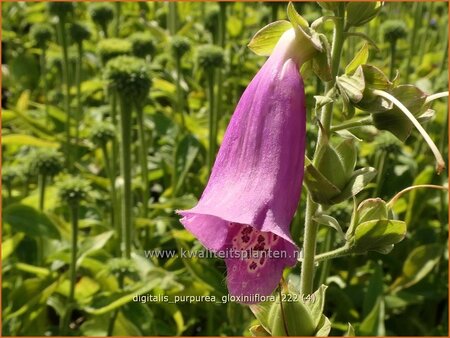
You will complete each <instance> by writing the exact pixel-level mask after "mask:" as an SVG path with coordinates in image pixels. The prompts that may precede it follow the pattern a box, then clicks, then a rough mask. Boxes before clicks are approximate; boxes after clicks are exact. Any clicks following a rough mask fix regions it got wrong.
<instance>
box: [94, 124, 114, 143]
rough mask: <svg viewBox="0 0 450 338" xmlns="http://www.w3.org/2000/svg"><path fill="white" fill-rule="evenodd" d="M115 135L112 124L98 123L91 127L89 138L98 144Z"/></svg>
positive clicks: (107, 140)
mask: <svg viewBox="0 0 450 338" xmlns="http://www.w3.org/2000/svg"><path fill="white" fill-rule="evenodd" d="M115 136H116V132H115V129H114V126H113V125H112V124H111V123H107V122H103V123H98V124H96V125H95V126H93V127H92V128H91V133H90V139H91V140H92V142H93V143H94V144H97V145H99V146H102V145H105V144H107V143H108V142H109V141H111V140H113V139H114V138H115Z"/></svg>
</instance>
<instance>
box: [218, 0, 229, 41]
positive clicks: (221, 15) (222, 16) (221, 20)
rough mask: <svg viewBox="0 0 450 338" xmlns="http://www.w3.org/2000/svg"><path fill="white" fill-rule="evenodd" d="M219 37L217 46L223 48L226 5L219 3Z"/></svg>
mask: <svg viewBox="0 0 450 338" xmlns="http://www.w3.org/2000/svg"><path fill="white" fill-rule="evenodd" d="M219 6H220V12H219V34H218V35H219V37H218V45H219V46H220V47H222V48H225V35H226V22H227V7H226V6H227V4H226V3H225V2H219Z"/></svg>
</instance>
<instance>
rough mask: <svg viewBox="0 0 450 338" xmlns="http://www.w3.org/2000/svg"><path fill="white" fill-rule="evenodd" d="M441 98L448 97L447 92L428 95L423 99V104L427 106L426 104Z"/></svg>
mask: <svg viewBox="0 0 450 338" xmlns="http://www.w3.org/2000/svg"><path fill="white" fill-rule="evenodd" d="M442 97H448V92H440V93H436V94H433V95H430V96H428V97H427V98H426V99H425V103H424V104H428V103H430V102H431V101H434V100H437V99H440V98H442Z"/></svg>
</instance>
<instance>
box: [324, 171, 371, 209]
mask: <svg viewBox="0 0 450 338" xmlns="http://www.w3.org/2000/svg"><path fill="white" fill-rule="evenodd" d="M376 174H377V171H376V170H375V168H371V167H367V168H361V169H358V170H356V171H354V172H353V175H352V177H351V178H350V180H349V181H348V183H347V185H346V186H345V187H344V189H343V190H342V192H341V193H340V194H339V195H337V196H335V197H333V198H332V199H331V200H330V202H331V203H333V204H337V203H340V202H343V201H345V200H346V199H349V198H350V197H352V196H355V195H356V194H358V193H359V192H360V191H361V190H363V189H364V188H365V187H366V185H367V184H368V183H369V182H370V181H371V180H372V179H373V178H374V177H375V176H376Z"/></svg>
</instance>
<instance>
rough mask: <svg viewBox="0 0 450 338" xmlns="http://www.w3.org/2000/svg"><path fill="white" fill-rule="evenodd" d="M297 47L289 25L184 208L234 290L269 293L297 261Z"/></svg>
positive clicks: (300, 142)
mask: <svg viewBox="0 0 450 338" xmlns="http://www.w3.org/2000/svg"><path fill="white" fill-rule="evenodd" d="M296 48H302V47H301V46H298V44H297V43H296V40H295V34H294V31H293V30H289V31H287V32H286V33H284V34H283V35H282V37H281V38H280V40H279V42H278V43H277V45H276V46H275V48H274V50H273V53H272V55H271V56H270V57H269V58H268V60H267V61H266V63H265V64H264V65H263V67H262V68H261V69H260V71H259V72H258V73H257V74H256V76H255V77H254V78H253V80H252V81H251V82H250V84H249V85H248V87H247V89H246V90H245V91H244V93H243V94H242V97H241V99H240V100H239V103H238V105H237V107H236V110H235V111H234V114H233V116H232V118H231V121H230V123H229V125H228V128H227V130H226V133H225V136H224V139H223V142H222V145H221V147H220V149H219V152H218V154H217V158H216V161H215V163H214V167H213V169H212V173H211V176H210V179H209V182H208V185H207V186H206V189H205V191H204V192H203V194H202V196H201V198H200V200H199V202H198V204H197V205H196V206H195V207H194V208H192V209H190V210H184V211H178V213H179V214H181V215H182V216H183V218H182V219H181V223H182V224H183V225H184V227H185V228H186V229H187V230H189V231H190V232H192V233H193V234H194V235H195V236H196V237H197V238H198V240H199V241H200V242H201V243H202V244H203V245H204V246H205V247H206V248H208V249H209V250H211V251H213V252H221V254H223V255H224V256H225V262H226V266H227V284H228V290H229V292H230V294H231V295H233V296H249V297H248V298H251V297H253V298H255V297H256V298H257V296H256V295H261V296H267V295H270V294H271V293H272V292H273V290H274V289H275V288H276V287H277V285H278V283H279V281H280V279H281V276H282V272H283V269H284V268H285V267H286V266H293V265H295V263H296V261H297V257H298V255H297V253H298V248H297V247H296V245H295V244H294V241H293V240H292V238H291V235H290V232H289V226H290V222H291V220H292V217H293V216H294V213H295V210H296V208H297V205H298V201H299V198H300V194H301V187H302V180H303V162H304V153H305V133H306V132H305V114H306V108H305V94H304V87H303V81H302V78H301V77H300V74H299V66H300V65H299V60H298V58H297V56H296V50H295V49H296ZM297 54H298V52H297ZM256 253H259V255H256Z"/></svg>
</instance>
